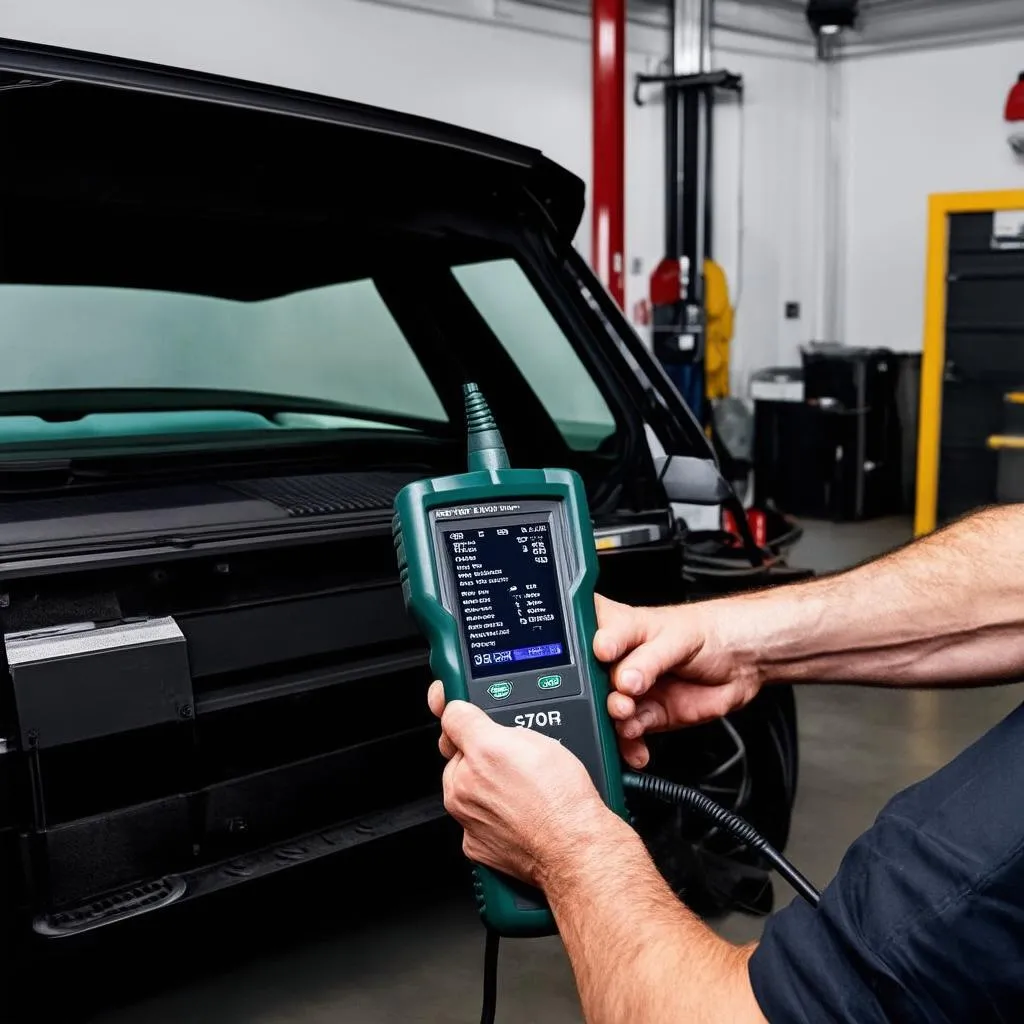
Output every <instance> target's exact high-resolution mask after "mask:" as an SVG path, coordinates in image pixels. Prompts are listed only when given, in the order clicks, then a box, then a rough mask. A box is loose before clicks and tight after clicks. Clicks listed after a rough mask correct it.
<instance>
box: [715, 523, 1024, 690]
mask: <svg viewBox="0 0 1024 1024" xmlns="http://www.w3.org/2000/svg"><path fill="white" fill-rule="evenodd" d="M736 610H737V612H738V613H739V614H742V615H745V616H749V617H753V618H755V619H759V620H760V623H761V627H762V628H763V630H764V632H763V634H762V637H761V639H760V642H759V643H758V644H757V648H758V649H756V650H755V649H754V644H752V643H751V642H750V641H751V639H752V638H747V639H746V640H745V641H744V640H743V639H741V637H740V635H737V636H736V643H737V654H738V655H739V657H740V658H742V659H744V660H747V661H748V662H749V663H750V664H753V665H756V666H757V670H758V672H759V673H760V674H761V676H762V677H763V680H764V681H765V682H775V681H792V682H797V681H801V682H802V681H811V680H815V681H820V682H853V683H880V684H885V685H889V686H901V685H909V686H914V685H917V686H937V685H949V684H955V685H977V684H980V683H987V682H998V681H1005V680H1008V679H1012V678H1015V677H1018V676H1020V675H1024V506H1020V505H1014V506H1008V507H1005V508H997V509H989V510H986V511H984V512H981V513H978V514H977V515H974V516H971V517H969V518H968V519H965V520H962V521H961V522H959V523H956V524H954V525H953V526H951V527H949V528H947V529H945V530H941V531H939V532H938V533H935V534H932V535H931V536H929V537H926V538H924V539H923V540H921V541H918V542H917V543H915V544H911V545H909V546H907V547H905V548H902V549H901V550H899V551H896V552H894V553H893V554H891V555H887V556H885V557H883V558H881V559H878V560H877V561H874V562H870V563H868V564H866V565H863V566H860V567H859V568H857V569H853V570H851V571H850V572H846V573H843V574H841V575H838V576H833V577H829V578H826V579H822V580H817V581H814V582H811V583H808V584H804V585H802V586H798V587H794V588H792V590H788V591H787V590H785V589H783V590H780V591H778V592H776V593H775V594H772V593H770V592H769V593H765V594H757V595H753V596H752V597H750V598H746V599H741V600H740V602H738V604H737V609H736ZM728 629H729V626H728V625H727V626H726V635H728Z"/></svg>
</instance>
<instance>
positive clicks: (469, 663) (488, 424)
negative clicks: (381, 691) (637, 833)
mask: <svg viewBox="0 0 1024 1024" xmlns="http://www.w3.org/2000/svg"><path fill="white" fill-rule="evenodd" d="M463 390H464V394H465V400H466V419H467V435H468V447H469V466H468V471H467V472H466V473H462V474H459V475H457V476H446V477H437V478H434V479H431V480H420V481H417V482H415V483H412V484H409V485H408V486H406V487H405V488H403V490H402V491H401V492H400V493H399V494H398V496H397V498H396V499H395V519H394V535H395V548H396V550H397V554H398V563H399V573H400V577H401V582H402V592H403V595H404V598H405V603H406V607H407V608H408V609H409V611H410V612H411V614H412V616H413V618H414V619H415V621H416V622H417V624H418V625H419V628H420V629H421V630H422V631H423V633H424V634H425V635H426V638H427V640H428V642H429V644H430V667H431V669H432V671H433V673H434V677H435V678H438V679H440V680H441V681H442V682H443V684H444V691H445V696H446V698H447V699H448V700H467V701H470V702H471V703H473V704H476V705H477V706H478V707H480V708H483V710H484V711H486V712H487V714H488V715H490V717H491V718H493V719H494V720H495V721H496V722H499V723H501V724H502V725H508V726H521V727H524V728H527V729H536V730H537V731H539V732H543V733H545V734H547V735H548V736H551V737H553V738H554V739H556V740H558V741H559V742H561V743H562V744H563V745H564V746H566V747H568V748H569V749H570V750H571V751H572V752H573V753H574V754H575V755H576V756H577V757H578V758H579V759H580V761H582V763H583V764H584V766H585V767H586V768H587V770H588V772H589V773H590V776H591V778H592V779H593V781H594V784H595V786H596V787H597V790H598V792H599V793H600V794H601V796H602V798H603V799H604V800H605V802H606V803H607V804H608V805H609V806H610V807H611V808H612V809H613V810H615V811H616V812H617V813H619V814H622V815H623V816H625V813H626V812H625V800H624V797H623V789H622V769H621V765H620V762H619V755H618V750H617V746H616V742H615V736H614V732H613V729H612V726H611V721H610V719H609V718H608V715H607V711H606V699H607V694H608V679H607V675H606V673H605V671H604V669H603V668H602V666H601V665H600V664H599V663H598V662H597V661H596V659H595V658H594V655H593V648H592V643H593V639H594V633H595V631H596V628H597V625H596V616H595V612H594V584H595V581H596V578H597V554H596V548H595V544H594V535H593V531H592V529H591V524H590V515H589V512H588V509H587V500H586V493H585V491H584V488H583V482H582V481H581V479H580V478H579V476H578V475H577V474H576V473H574V472H571V471H570V470H565V469H511V468H509V465H508V458H507V456H506V454H505V447H504V443H503V442H502V439H501V434H500V433H499V432H498V429H497V427H496V425H495V422H494V419H493V417H492V416H491V413H490V411H489V409H488V407H487V403H486V401H485V399H484V396H483V395H482V394H481V393H480V391H479V390H478V389H477V387H476V385H475V384H466V385H465V387H464V389H463ZM475 890H476V896H477V904H478V906H479V909H480V913H481V916H482V917H483V919H484V923H485V924H487V926H488V927H489V928H491V929H492V930H493V931H495V932H497V933H499V934H501V935H519V936H527V935H544V934H550V933H552V932H554V931H555V926H554V920H553V918H552V916H551V913H550V911H549V910H548V908H547V905H546V904H545V902H544V899H543V895H542V894H541V893H540V892H538V891H537V890H535V889H532V888H530V887H528V886H525V885H523V884H522V883H519V882H517V881H515V880H513V879H511V878H508V877H505V876H501V875H498V874H497V873H495V872H492V871H489V870H488V869H486V868H482V867H477V868H476V869H475Z"/></svg>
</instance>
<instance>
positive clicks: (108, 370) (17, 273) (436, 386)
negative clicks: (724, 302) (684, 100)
mask: <svg viewBox="0 0 1024 1024" xmlns="http://www.w3.org/2000/svg"><path fill="white" fill-rule="evenodd" d="M0 122H2V123H3V124H4V129H5V140H6V141H7V142H8V145H7V147H6V149H5V164H4V172H3V174H0V366H2V367H3V372H2V373H0V452H6V453H7V454H10V453H11V452H12V450H13V449H14V448H15V447H17V446H22V447H26V446H27V447H28V448H30V449H31V450H32V451H33V452H35V451H36V450H37V449H38V448H40V447H42V448H47V447H48V446H53V447H57V446H59V445H60V444H64V445H65V447H64V448H63V449H61V451H65V450H75V451H79V450H81V449H82V448H83V447H84V448H87V449H88V450H93V449H95V448H97V447H98V448H102V447H103V443H104V441H105V440H107V439H113V440H116V442H117V443H116V445H115V446H113V447H112V450H115V449H116V450H117V451H122V450H124V449H125V448H126V447H128V448H130V447H132V445H133V443H134V442H136V441H137V442H139V444H140V445H144V446H145V447H146V449H147V450H151V449H153V448H159V446H160V444H162V443H163V439H164V438H169V439H170V443H171V444H172V446H173V447H174V449H175V450H180V449H181V448H182V446H186V447H187V446H188V445H189V444H190V443H192V439H193V438H194V439H195V440H196V443H197V444H199V445H201V446H203V447H209V445H210V444H214V445H220V444H221V443H222V442H223V443H225V444H226V443H227V440H226V439H225V435H228V434H233V435H235V436H234V437H232V438H231V439H230V444H231V446H232V447H234V446H236V445H244V444H254V445H261V444H263V443H274V442H276V441H277V440H280V441H284V442H287V441H289V440H294V439H295V438H297V437H298V438H301V440H302V441H303V443H305V442H306V441H316V440H319V439H330V438H331V437H339V436H343V435H344V434H345V432H352V431H362V432H365V431H370V432H371V433H372V434H373V437H374V439H376V438H378V437H380V438H381V439H382V444H384V445H388V444H390V440H391V439H390V438H388V437H386V436H384V435H385V434H386V433H387V432H393V431H398V432H400V436H401V438H402V440H401V441H400V442H399V443H400V444H404V443H405V435H407V434H409V433H410V432H415V433H417V434H419V435H421V436H422V437H423V438H426V439H429V440H430V441H433V440H434V439H441V440H447V439H456V438H458V437H459V436H460V435H461V432H462V415H463V414H462V409H461V398H460V388H461V385H462V383H463V381H465V380H467V379H475V380H477V381H478V382H479V383H480V385H481V387H484V388H485V389H486V390H487V392H488V397H489V398H490V399H491V402H492V406H494V407H495V408H496V411H499V410H500V411H501V414H502V416H503V419H504V423H505V425H506V426H507V429H508V430H509V431H510V433H512V434H515V433H519V435H520V440H521V441H523V444H521V446H520V450H521V451H524V450H526V449H530V454H531V456H532V457H535V455H536V453H537V452H538V451H540V452H545V451H546V452H547V454H549V455H552V456H553V455H555V454H556V451H555V450H553V449H551V447H550V444H551V442H552V441H554V442H556V448H557V440H558V435H559V434H560V435H561V438H562V440H563V441H564V442H565V444H564V447H566V448H568V449H570V452H571V451H579V452H593V453H596V455H597V457H598V458H599V459H600V458H601V457H603V456H604V455H605V454H607V453H608V451H609V441H610V440H614V439H615V438H617V437H618V436H619V433H620V432H619V427H618V425H617V422H616V419H615V416H614V415H613V414H612V412H611V407H610V404H609V402H607V401H606V398H605V394H604V391H603V390H602V389H603V388H605V389H606V388H608V387H610V386H611V385H608V384H604V383H600V382H599V380H598V377H597V376H595V373H594V362H593V361H594V359H595V356H594V353H593V351H592V350H591V348H588V345H587V342H586V339H585V338H583V337H581V330H580V327H579V324H578V323H577V322H576V320H574V319H573V316H572V315H571V314H569V313H567V312H566V309H565V306H566V302H567V297H566V296H565V295H563V294H561V293H559V292H557V291H556V290H555V289H554V287H553V286H552V284H551V283H550V280H549V279H548V277H547V276H545V275H546V274H547V268H545V272H544V274H542V273H541V271H540V270H539V269H538V268H537V267H536V266H535V265H533V264H531V263H530V262H529V259H530V258H532V259H538V257H536V256H532V257H528V255H527V254H528V253H529V249H528V248H527V245H526V240H525V235H524V227H523V224H524V218H523V217H522V214H521V211H520V209H519V207H518V205H517V204H523V203H524V202H525V199H524V193H523V190H522V186H521V185H520V184H515V185H514V187H507V186H506V185H503V184H502V180H501V177H500V174H501V173H502V172H500V171H499V170H497V169H495V167H493V166H489V167H488V168H487V170H486V172H485V173H478V171H479V168H477V167H476V166H475V165H474V164H472V162H471V161H470V160H469V159H468V158H467V157H466V156H465V155H463V154H458V153H455V152H449V151H448V150H446V149H443V148H438V149H434V150H423V152H422V154H421V155H420V158H419V162H418V163H417V165H416V167H415V168H414V170H415V173H413V174H407V173H402V175H401V181H402V186H401V187H400V188H392V187H390V186H389V185H388V182H389V181H392V180H394V179H395V174H396V173H397V172H396V167H397V166H398V164H396V154H397V153H398V150H397V149H396V148H395V147H397V146H399V142H398V141H395V140H390V139H389V138H388V137H387V136H381V137H377V136H374V135H367V134H366V133H358V134H354V133H352V132H348V131H347V130H342V129H338V128H335V127H332V126H327V125H319V124H317V123H315V122H311V121H306V120H303V119H298V118H280V117H271V116H269V115H258V116H257V115H255V114H253V113H245V112H242V111H239V110H235V109H230V108H227V107H220V106H217V105H215V104H206V103H202V102H191V101H182V100H179V99H174V98H167V97H162V98H161V97H154V96H146V95H142V94H132V93H131V92H130V91H126V90H109V89H102V88H95V87H89V86H84V85H71V84H68V83H58V84H57V85H56V86H54V87H47V88H26V89H22V90H15V91H9V92H0ZM127 125H131V130H130V131H128V130H126V126H127ZM428 158H429V159H428ZM431 161H432V162H431ZM499 186H500V187H499ZM531 208H532V207H531ZM569 298H570V299H571V297H569ZM577 319H578V318H577ZM527 435H528V436H527ZM524 438H525V441H524ZM513 440H514V438H513ZM78 441H87V442H88V444H86V445H84V446H77V445H76V444H75V442H78ZM372 443H374V442H371V444H372ZM531 445H532V448H531ZM569 461H570V462H571V461H572V460H569ZM584 461H586V460H584Z"/></svg>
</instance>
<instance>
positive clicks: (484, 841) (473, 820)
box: [427, 682, 618, 886]
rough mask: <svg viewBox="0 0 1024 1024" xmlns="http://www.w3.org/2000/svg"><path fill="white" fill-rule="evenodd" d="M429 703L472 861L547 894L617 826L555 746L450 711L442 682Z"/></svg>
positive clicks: (448, 795)
mask: <svg viewBox="0 0 1024 1024" xmlns="http://www.w3.org/2000/svg"><path fill="white" fill-rule="evenodd" d="M427 699H428V702H429V704H430V710H431V711H433V713H434V714H435V715H437V716H438V717H439V718H440V719H441V729H442V732H441V739H440V741H439V746H440V748H441V753H442V754H443V755H444V756H445V757H446V758H448V764H447V766H446V767H445V770H444V805H445V808H446V810H447V811H448V813H449V814H451V815H452V817H454V818H455V819H456V820H457V821H458V822H459V824H460V825H462V827H463V829H464V830H465V837H464V839H463V843H462V848H463V850H464V851H465V853H466V856H467V857H468V858H469V859H470V860H472V861H474V862H475V863H477V864H484V865H486V866H487V867H489V868H494V869H496V870H498V871H503V872H505V873H506V874H509V875H514V876H515V877H516V878H520V879H522V880H523V881H525V882H530V883H531V884H533V885H539V886H543V884H544V879H545V876H546V875H547V874H548V873H549V872H550V871H552V870H555V869H557V868H558V867H559V866H560V864H561V862H562V861H563V860H564V859H565V858H566V857H571V856H572V853H573V851H574V850H576V851H578V850H579V849H580V844H586V843H587V842H588V841H589V840H590V839H591V838H593V837H594V836H596V835H598V834H600V833H602V832H603V831H605V830H607V828H608V824H609V821H611V822H612V823H613V824H614V822H615V821H617V820H618V819H616V818H615V816H614V815H613V814H612V812H611V811H609V810H608V808H607V807H606V806H605V805H604V803H603V801H602V800H601V797H600V795H599V794H598V792H597V790H596V789H595V788H594V784H593V782H591V780H590V776H589V775H588V774H587V770H586V769H585V768H584V767H583V765H582V764H581V763H580V761H579V760H578V759H577V758H576V756H575V755H574V754H572V753H571V752H570V751H568V750H567V749H566V748H565V747H563V746H562V745H561V744H560V743H559V742H558V741H557V740H553V739H551V738H550V737H549V736H544V735H543V734H542V733H538V732H534V731H532V730H531V729H521V728H510V727H508V726H504V725H498V724H497V723H496V722H492V721H491V719H489V718H488V717H487V715H486V714H484V712H483V711H481V710H480V709H479V708H477V707H474V706H473V705H472V704H468V703H466V702H465V701H452V702H451V703H450V704H449V705H448V706H447V707H445V700H444V689H443V687H442V686H441V684H440V683H439V682H435V683H434V684H433V685H432V686H431V687H430V692H429V694H428V698H427Z"/></svg>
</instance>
